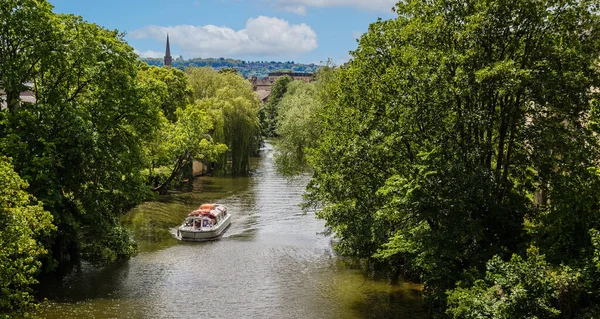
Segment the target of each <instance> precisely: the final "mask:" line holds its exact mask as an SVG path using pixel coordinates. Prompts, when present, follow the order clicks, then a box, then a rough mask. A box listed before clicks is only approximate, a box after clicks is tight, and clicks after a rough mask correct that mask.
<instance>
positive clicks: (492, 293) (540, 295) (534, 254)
mask: <svg viewBox="0 0 600 319" xmlns="http://www.w3.org/2000/svg"><path fill="white" fill-rule="evenodd" d="M580 276H581V274H579V273H577V272H575V271H573V270H572V269H570V268H569V267H563V268H562V269H560V270H558V271H557V270H554V269H553V268H552V267H551V266H550V265H549V264H548V263H547V262H546V260H545V258H544V255H540V254H539V251H538V250H537V248H535V247H532V248H530V249H529V250H528V251H527V259H526V260H523V258H521V257H520V256H518V255H513V256H512V258H511V259H510V261H508V262H505V261H503V260H502V259H501V258H500V257H498V256H495V257H494V258H492V259H491V260H490V261H489V262H488V263H487V273H486V276H485V280H478V281H476V282H475V285H474V286H473V287H470V288H457V289H455V290H453V291H452V292H451V293H449V297H448V303H449V309H448V310H447V313H448V314H449V315H451V316H452V317H453V318H457V319H458V318H464V319H467V318H473V319H474V318H507V319H508V318H515V319H516V318H558V317H561V316H560V315H561V314H563V315H565V313H564V312H561V309H560V308H561V307H562V308H564V309H563V310H568V306H569V304H568V302H566V301H568V299H569V295H571V294H576V293H578V292H577V290H580V289H581V287H580V283H579V281H580ZM561 301H562V302H561ZM562 317H563V318H565V317H567V316H562ZM569 317H570V316H569Z"/></svg>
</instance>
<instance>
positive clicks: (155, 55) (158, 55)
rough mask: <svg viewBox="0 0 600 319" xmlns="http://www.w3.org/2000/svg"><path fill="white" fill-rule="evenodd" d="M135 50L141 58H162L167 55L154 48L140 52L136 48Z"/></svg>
mask: <svg viewBox="0 0 600 319" xmlns="http://www.w3.org/2000/svg"><path fill="white" fill-rule="evenodd" d="M134 51H135V53H136V54H137V55H139V56H140V58H162V57H164V55H165V54H164V53H162V52H156V51H152V50H148V51H144V52H140V51H138V50H134Z"/></svg>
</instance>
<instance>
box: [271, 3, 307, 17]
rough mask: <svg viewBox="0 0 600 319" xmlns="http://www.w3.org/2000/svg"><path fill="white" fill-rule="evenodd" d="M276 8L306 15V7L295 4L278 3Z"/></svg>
mask: <svg viewBox="0 0 600 319" xmlns="http://www.w3.org/2000/svg"><path fill="white" fill-rule="evenodd" d="M277 8H278V9H279V10H283V11H289V12H293V13H295V14H299V15H306V7H305V6H301V5H295V4H278V5H277Z"/></svg>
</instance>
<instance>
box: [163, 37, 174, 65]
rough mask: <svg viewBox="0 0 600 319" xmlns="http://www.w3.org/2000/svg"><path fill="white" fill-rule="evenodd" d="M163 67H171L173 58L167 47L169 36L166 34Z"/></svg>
mask: <svg viewBox="0 0 600 319" xmlns="http://www.w3.org/2000/svg"><path fill="white" fill-rule="evenodd" d="M164 65H165V66H173V57H172V56H171V47H170V46H169V34H168V33H167V49H166V50H165V62H164Z"/></svg>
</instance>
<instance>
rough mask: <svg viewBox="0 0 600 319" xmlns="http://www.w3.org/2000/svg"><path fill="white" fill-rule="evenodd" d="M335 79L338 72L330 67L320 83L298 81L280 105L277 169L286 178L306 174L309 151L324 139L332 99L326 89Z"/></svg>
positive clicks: (319, 77) (318, 78) (325, 71)
mask: <svg viewBox="0 0 600 319" xmlns="http://www.w3.org/2000/svg"><path fill="white" fill-rule="evenodd" d="M334 78H335V70H334V69H332V68H330V67H326V68H323V69H321V70H320V71H319V72H318V73H317V75H316V81H315V82H311V83H306V82H304V81H294V82H291V83H289V84H288V86H287V91H286V92H285V94H284V95H283V97H282V99H281V101H280V102H279V104H278V105H277V109H278V110H279V111H278V116H277V129H276V134H277V135H278V136H279V138H278V140H277V145H276V149H277V153H276V155H275V161H276V163H277V168H278V170H280V171H281V172H282V173H284V174H286V175H295V174H298V173H300V172H303V171H304V170H305V168H306V166H307V162H306V151H307V150H309V149H312V148H315V147H316V146H317V145H318V140H319V137H320V135H321V129H322V128H321V126H322V121H321V115H322V108H323V105H324V104H325V103H326V101H327V99H328V97H327V92H326V91H325V87H326V86H327V84H328V83H330V82H331V81H333V79H334Z"/></svg>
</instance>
